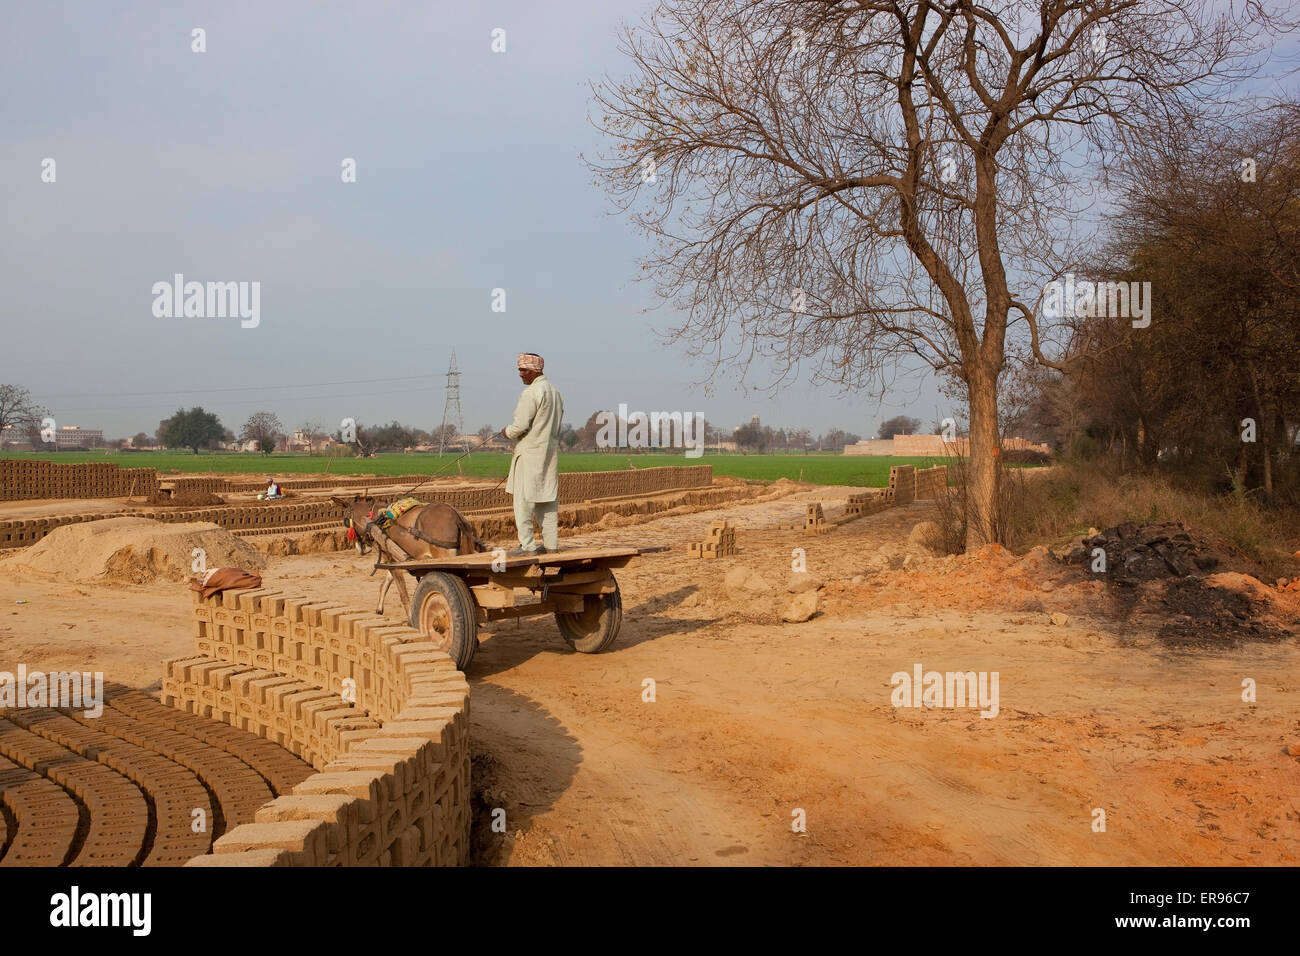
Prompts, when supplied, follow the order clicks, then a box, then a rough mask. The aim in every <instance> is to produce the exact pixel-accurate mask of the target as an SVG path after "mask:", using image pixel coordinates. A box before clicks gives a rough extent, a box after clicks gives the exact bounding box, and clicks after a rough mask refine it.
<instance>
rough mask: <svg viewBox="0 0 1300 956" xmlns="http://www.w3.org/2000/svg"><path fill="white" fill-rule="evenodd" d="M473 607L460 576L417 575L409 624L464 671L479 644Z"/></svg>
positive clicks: (437, 572)
mask: <svg viewBox="0 0 1300 956" xmlns="http://www.w3.org/2000/svg"><path fill="white" fill-rule="evenodd" d="M474 608H475V602H474V593H473V592H472V591H471V590H470V589H469V585H468V584H466V583H465V581H464V579H463V578H458V577H456V575H454V574H446V573H444V572H442V571H431V572H429V573H428V574H426V575H424V577H422V578H420V586H419V587H418V588H416V589H415V597H414V598H412V599H411V627H414V628H416V629H418V630H419V631H420V632H421V633H422V634H424V635H425V636H426V637H428V638H429V640H431V641H433V642H434V643H435V644H437V645H438V648H439V650H441V651H444V652H445V653H446V654H447V656H448V657H450V658H451V659H452V662H453V663H455V665H456V667H457V668H458V669H459V670H462V671H463V670H465V669H466V668H467V667H469V662H470V661H472V660H473V659H474V651H475V649H476V648H477V647H478V620H477V617H476V616H475V613H474Z"/></svg>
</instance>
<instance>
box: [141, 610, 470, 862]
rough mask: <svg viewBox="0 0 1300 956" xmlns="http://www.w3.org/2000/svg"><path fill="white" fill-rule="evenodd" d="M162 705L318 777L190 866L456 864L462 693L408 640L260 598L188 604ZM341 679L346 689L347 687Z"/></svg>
mask: <svg viewBox="0 0 1300 956" xmlns="http://www.w3.org/2000/svg"><path fill="white" fill-rule="evenodd" d="M194 616H195V624H196V640H195V649H196V651H197V652H198V653H197V654H196V655H195V656H193V657H187V658H179V659H176V660H172V661H168V662H167V664H166V675H165V676H164V678H163V701H164V703H166V704H169V705H171V706H173V707H175V708H177V709H178V710H181V711H188V712H190V713H192V714H195V715H198V716H202V717H209V718H211V719H214V720H218V721H223V722H225V723H227V724H229V725H231V726H232V727H238V728H241V729H243V730H248V731H251V732H253V733H256V734H258V735H259V736H261V737H263V738H265V739H266V740H268V741H271V742H273V743H276V744H279V745H280V746H282V747H284V748H285V749H286V750H288V751H291V752H292V753H294V754H297V755H299V756H301V757H302V759H304V760H306V761H308V762H309V763H311V764H312V765H313V766H314V767H315V768H316V769H317V770H319V771H320V772H319V773H317V774H313V775H312V776H310V777H307V778H306V779H305V780H303V781H301V782H300V783H298V784H297V785H296V786H294V788H293V792H292V793H291V794H285V795H282V796H280V797H278V798H277V799H275V800H273V801H271V802H269V803H267V804H265V805H264V806H262V807H261V808H260V809H258V810H257V812H256V816H255V820H254V822H253V823H251V824H248V825H244V826H239V827H236V828H235V829H233V830H231V831H230V832H228V833H226V834H225V835H224V836H223V837H221V838H220V839H219V840H217V841H216V842H215V843H214V845H213V854H212V855H204V856H198V857H195V858H194V859H192V860H190V862H189V864H188V865H192V866H227V865H229V866H261V865H279V866H293V865H303V866H320V865H329V866H364V865H393V866H425V865H457V864H463V863H465V862H466V861H467V859H468V853H469V809H470V808H469V740H468V717H469V714H468V710H469V686H468V684H467V683H466V681H465V678H464V676H463V675H462V674H461V673H460V672H459V671H457V670H456V669H455V666H454V665H453V664H452V662H451V660H450V659H449V658H448V657H447V656H446V655H445V654H444V653H442V652H441V651H439V650H437V648H436V646H435V645H434V644H433V643H432V642H430V641H428V640H427V639H426V638H425V637H424V635H422V634H421V633H420V632H419V631H416V630H413V629H411V628H408V627H404V626H402V625H397V624H394V623H392V621H391V620H386V619H384V618H381V617H376V616H375V615H373V614H369V613H366V612H362V611H357V610H354V609H352V608H349V607H345V606H343V605H339V604H335V603H333V602H328V601H313V600H310V599H308V598H303V597H292V596H286V595H283V594H280V593H277V592H273V591H268V590H256V591H243V592H239V591H227V592H224V593H223V594H218V595H214V596H213V597H212V598H210V599H208V600H203V599H202V598H198V597H196V601H195V608H194ZM344 681H348V683H347V684H345V683H344Z"/></svg>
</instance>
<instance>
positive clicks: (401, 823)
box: [378, 800, 410, 848]
mask: <svg viewBox="0 0 1300 956" xmlns="http://www.w3.org/2000/svg"><path fill="white" fill-rule="evenodd" d="M378 821H379V843H380V845H381V846H385V847H390V848H391V846H392V844H393V841H394V840H396V839H397V835H398V834H399V833H401V832H402V831H403V830H405V829H406V828H407V827H408V826H409V825H410V823H409V822H408V821H407V819H406V804H405V802H404V801H400V800H399V801H397V802H396V803H388V802H387V801H385V802H384V803H383V804H381V805H380V808H379V813H378Z"/></svg>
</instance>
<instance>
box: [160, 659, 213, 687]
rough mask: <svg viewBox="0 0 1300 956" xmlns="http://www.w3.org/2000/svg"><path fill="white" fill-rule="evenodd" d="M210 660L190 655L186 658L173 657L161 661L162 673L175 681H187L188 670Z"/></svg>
mask: <svg viewBox="0 0 1300 956" xmlns="http://www.w3.org/2000/svg"><path fill="white" fill-rule="evenodd" d="M211 660H212V658H211V657H210V656H207V655H195V654H191V655H188V656H186V657H173V658H170V659H169V660H165V661H163V673H164V674H166V675H168V676H169V677H174V678H176V679H177V680H181V681H184V680H188V679H189V669H190V667H191V666H193V665H195V664H203V663H207V662H209V661H211Z"/></svg>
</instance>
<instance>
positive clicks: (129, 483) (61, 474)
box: [0, 458, 158, 501]
mask: <svg viewBox="0 0 1300 956" xmlns="http://www.w3.org/2000/svg"><path fill="white" fill-rule="evenodd" d="M157 490H158V472H157V471H155V470H154V469H153V468H119V467H118V466H117V465H115V464H112V463H109V462H83V463H80V464H63V463H60V462H53V461H45V460H43V459H39V458H3V459H0V501H19V500H26V499H34V498H121V497H125V496H126V495H131V494H135V495H148V494H150V493H151V492H154V491H157Z"/></svg>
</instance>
